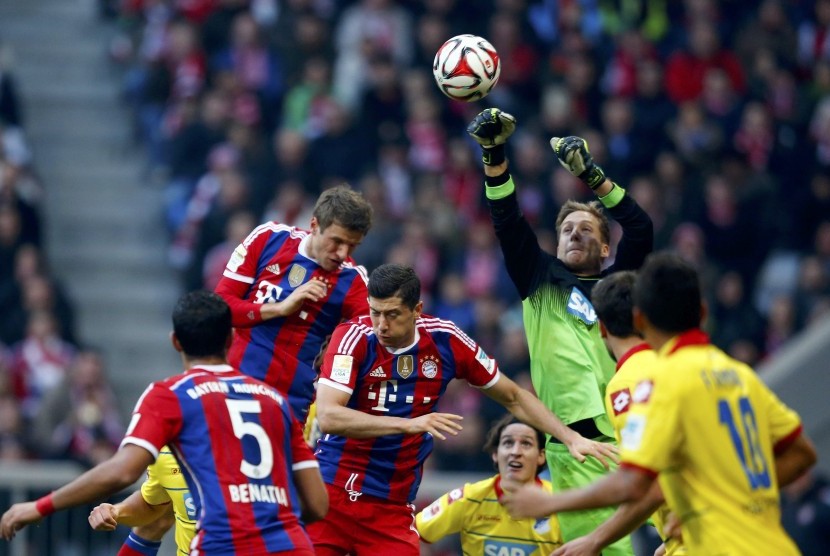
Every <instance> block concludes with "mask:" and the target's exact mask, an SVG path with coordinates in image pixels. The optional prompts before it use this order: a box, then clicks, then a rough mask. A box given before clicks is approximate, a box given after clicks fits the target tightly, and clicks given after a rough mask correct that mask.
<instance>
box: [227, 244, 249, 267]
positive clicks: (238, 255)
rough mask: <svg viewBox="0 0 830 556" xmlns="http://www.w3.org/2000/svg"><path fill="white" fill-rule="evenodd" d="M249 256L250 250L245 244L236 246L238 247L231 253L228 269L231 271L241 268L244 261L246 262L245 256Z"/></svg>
mask: <svg viewBox="0 0 830 556" xmlns="http://www.w3.org/2000/svg"><path fill="white" fill-rule="evenodd" d="M247 256H248V250H247V249H245V246H244V245H242V244H241V243H240V244H239V245H237V246H236V249H234V250H233V253H231V258H230V260H229V261H228V270H230V271H231V272H236V271H237V270H239V267H240V266H242V263H244V262H245V257H247Z"/></svg>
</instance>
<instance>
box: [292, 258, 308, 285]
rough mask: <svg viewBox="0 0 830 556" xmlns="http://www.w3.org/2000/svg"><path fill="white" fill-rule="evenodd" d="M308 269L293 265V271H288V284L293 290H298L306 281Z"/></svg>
mask: <svg viewBox="0 0 830 556" xmlns="http://www.w3.org/2000/svg"><path fill="white" fill-rule="evenodd" d="M305 274H306V269H305V267H303V266H300V265H298V264H293V265H291V270H289V271H288V283H289V284H291V287H292V288H296V287H297V286H299V285H300V284H302V283H303V280H305Z"/></svg>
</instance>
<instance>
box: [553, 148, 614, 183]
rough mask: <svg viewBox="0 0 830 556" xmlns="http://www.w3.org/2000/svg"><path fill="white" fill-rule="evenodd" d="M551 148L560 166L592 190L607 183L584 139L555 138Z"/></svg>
mask: <svg viewBox="0 0 830 556" xmlns="http://www.w3.org/2000/svg"><path fill="white" fill-rule="evenodd" d="M550 146H551V148H552V149H553V152H554V153H555V154H556V158H558V159H559V164H561V165H562V166H564V167H565V169H566V170H567V171H568V172H570V173H571V174H573V175H574V176H576V177H578V178H579V179H581V180H582V181H583V182H585V184H586V185H587V186H588V187H590V188H591V189H596V188H598V187H599V186H601V185H602V184H603V183H604V182H605V172H604V171H603V170H602V168H601V167H600V166H599V164H597V163H595V162H594V157H592V156H591V153H590V152H589V151H588V142H587V141H585V139H583V138H582V137H576V136H574V135H570V136H568V137H553V138H551V140H550Z"/></svg>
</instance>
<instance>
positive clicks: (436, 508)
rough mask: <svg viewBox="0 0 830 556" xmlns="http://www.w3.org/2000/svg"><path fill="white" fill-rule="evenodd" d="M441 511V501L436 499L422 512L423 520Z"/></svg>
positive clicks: (425, 520)
mask: <svg viewBox="0 0 830 556" xmlns="http://www.w3.org/2000/svg"><path fill="white" fill-rule="evenodd" d="M440 513H441V501H440V500H436V501H435V502H433V503H432V504H430V505H429V506H427V507H426V508H425V509H424V511H423V512H421V521H424V522H427V521H430V520H431V519H433V518H435V517H436V516H437V515H438V514H440Z"/></svg>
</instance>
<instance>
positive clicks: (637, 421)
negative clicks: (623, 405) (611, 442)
mask: <svg viewBox="0 0 830 556" xmlns="http://www.w3.org/2000/svg"><path fill="white" fill-rule="evenodd" d="M645 428H646V416H645V415H639V414H634V415H629V416H628V419H626V421H625V426H624V427H623V430H622V431H621V432H620V437H621V438H622V443H621V444H622V447H623V448H624V449H626V450H639V449H640V444H642V442H643V431H644V430H645Z"/></svg>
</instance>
